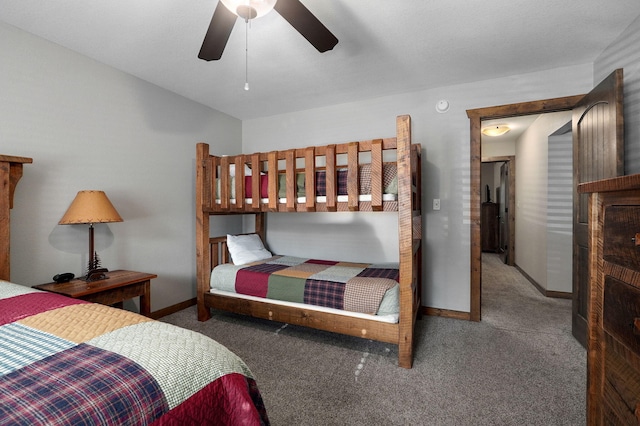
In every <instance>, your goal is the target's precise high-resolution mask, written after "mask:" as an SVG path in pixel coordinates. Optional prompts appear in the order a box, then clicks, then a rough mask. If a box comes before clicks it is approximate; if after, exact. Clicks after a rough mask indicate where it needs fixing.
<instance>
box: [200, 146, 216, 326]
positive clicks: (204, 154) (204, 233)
mask: <svg viewBox="0 0 640 426" xmlns="http://www.w3.org/2000/svg"><path fill="white" fill-rule="evenodd" d="M208 162H209V145H207V144H205V143H199V144H197V146H196V293H197V301H198V321H206V320H208V319H209V318H211V310H210V309H209V308H207V307H206V306H205V304H204V294H205V293H206V292H208V291H209V274H211V253H210V250H211V247H210V246H209V213H208V212H205V211H204V209H205V206H209V207H210V206H211V204H212V203H213V202H215V200H211V191H208V188H210V187H211V173H214V171H213V170H211V169H210V167H208V164H207V163H208ZM214 188H215V185H214ZM214 190H215V189H214Z"/></svg>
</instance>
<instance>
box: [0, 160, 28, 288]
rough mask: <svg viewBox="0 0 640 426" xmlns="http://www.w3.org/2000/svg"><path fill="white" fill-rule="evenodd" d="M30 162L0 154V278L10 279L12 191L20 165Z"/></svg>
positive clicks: (13, 190)
mask: <svg viewBox="0 0 640 426" xmlns="http://www.w3.org/2000/svg"><path fill="white" fill-rule="evenodd" d="M32 162H33V160H32V159H31V158H27V157H14V156H11V155H0V188H1V191H0V280H6V281H8V280H9V279H10V268H11V266H10V259H11V257H10V244H11V209H12V208H13V193H14V192H15V190H16V185H17V184H18V181H19V180H20V178H21V177H22V165H23V164H24V163H32Z"/></svg>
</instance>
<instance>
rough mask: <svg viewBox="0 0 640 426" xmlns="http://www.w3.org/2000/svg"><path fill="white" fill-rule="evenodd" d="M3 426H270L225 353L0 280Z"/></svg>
mask: <svg viewBox="0 0 640 426" xmlns="http://www.w3.org/2000/svg"><path fill="white" fill-rule="evenodd" d="M0 424H1V425H5V424H6V425H9V424H29V425H36V424H56V425H62V424H65V425H66V424H69V425H71V424H73V425H78V424H118V425H128V424H130V425H144V424H158V425H163V424H180V425H186V424H229V425H237V424H243V425H244V424H247V425H260V424H268V419H267V415H266V412H265V409H264V405H263V403H262V398H261V395H260V392H259V391H258V388H257V387H256V383H255V380H254V379H253V376H252V375H251V372H250V371H249V369H248V367H247V366H246V365H245V364H244V362H242V360H240V358H238V357H237V356H236V355H234V354H233V353H232V352H231V351H229V350H228V349H227V348H225V347H224V346H222V345H220V344H218V343H216V342H215V341H213V340H212V339H210V338H208V337H206V336H203V335H201V334H198V333H195V332H192V331H190V330H186V329H182V328H179V327H175V326H172V325H169V324H165V323H162V322H159V321H153V320H151V319H149V318H146V317H143V316H141V315H138V314H135V313H132V312H128V311H124V310H120V309H116V308H111V307H108V306H103V305H99V304H94V303H88V302H84V301H81V300H76V299H71V298H67V297H64V296H60V295H56V294H52V293H46V292H40V291H36V290H33V289H30V288H27V287H24V286H21V285H17V284H12V283H9V282H6V281H1V282H0Z"/></svg>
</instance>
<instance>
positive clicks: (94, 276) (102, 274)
mask: <svg viewBox="0 0 640 426" xmlns="http://www.w3.org/2000/svg"><path fill="white" fill-rule="evenodd" d="M107 272H109V270H108V269H107V268H97V269H91V270H89V271H88V272H87V276H86V277H83V279H84V280H85V281H87V282H91V281H99V280H106V279H107V278H109V277H108V276H107V274H106V273H107Z"/></svg>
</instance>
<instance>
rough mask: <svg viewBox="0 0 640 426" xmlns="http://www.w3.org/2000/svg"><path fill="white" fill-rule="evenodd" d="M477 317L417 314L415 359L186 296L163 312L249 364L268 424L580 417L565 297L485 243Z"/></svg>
mask: <svg viewBox="0 0 640 426" xmlns="http://www.w3.org/2000/svg"><path fill="white" fill-rule="evenodd" d="M482 296H483V298H482V313H483V320H482V322H480V323H473V322H468V321H460V320H454V319H445V318H439V317H423V319H422V320H420V321H418V325H417V342H416V352H415V360H414V367H413V368H412V369H410V370H406V369H402V368H399V367H397V348H396V347H395V346H394V345H390V344H386V343H378V342H372V341H368V340H364V339H359V338H351V337H346V336H341V335H336V334H333V333H327V332H322V331H316V330H311V329H307V328H303V327H296V326H291V325H284V324H281V323H274V322H269V321H263V320H256V319H251V318H246V317H242V316H239V315H234V314H229V313H223V312H219V311H214V312H213V318H212V319H211V320H209V321H207V322H205V323H200V322H198V321H197V320H196V312H195V307H192V308H189V309H185V310H183V311H180V312H178V313H176V314H173V315H169V316H167V317H164V318H162V319H161V320H162V321H165V322H169V323H172V324H177V325H179V326H182V327H185V328H189V329H192V330H196V331H199V332H201V333H204V334H206V335H209V336H211V337H212V338H214V339H216V340H217V341H219V342H220V343H222V344H224V345H225V346H227V347H228V348H230V349H231V350H233V351H234V352H235V353H237V354H238V355H239V356H240V357H241V358H243V359H244V360H245V362H246V363H247V364H248V365H249V367H250V368H251V370H252V372H253V374H254V375H255V377H256V380H257V383H258V387H259V388H260V390H261V392H262V396H263V398H264V401H265V405H266V407H267V411H268V414H269V418H270V420H271V422H272V424H273V425H582V424H585V421H586V420H585V399H586V398H585V395H586V353H585V351H584V349H583V348H582V347H581V346H580V345H579V344H578V343H577V341H575V340H574V339H573V337H572V336H571V301H570V300H562V299H549V298H545V297H543V296H542V295H540V293H538V292H537V290H536V289H535V288H534V287H533V286H532V285H531V284H530V283H529V282H528V281H527V280H526V279H525V278H523V277H522V275H521V274H519V273H518V271H517V270H516V269H515V268H512V267H509V266H505V265H503V264H501V263H500V262H499V259H498V257H497V256H495V255H491V254H483V293H482Z"/></svg>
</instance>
